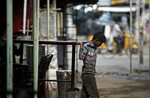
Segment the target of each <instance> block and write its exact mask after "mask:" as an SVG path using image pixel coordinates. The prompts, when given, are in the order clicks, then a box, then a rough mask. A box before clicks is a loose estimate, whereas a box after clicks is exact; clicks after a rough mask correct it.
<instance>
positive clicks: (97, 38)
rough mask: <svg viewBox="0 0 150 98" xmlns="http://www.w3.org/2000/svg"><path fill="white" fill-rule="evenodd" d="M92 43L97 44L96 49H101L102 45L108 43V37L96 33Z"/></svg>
mask: <svg viewBox="0 0 150 98" xmlns="http://www.w3.org/2000/svg"><path fill="white" fill-rule="evenodd" d="M92 42H93V43H94V44H95V46H96V47H99V46H101V45H102V43H106V37H105V35H104V34H102V33H101V32H98V33H95V34H94V36H93V39H92Z"/></svg>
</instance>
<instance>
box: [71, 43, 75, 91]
mask: <svg viewBox="0 0 150 98" xmlns="http://www.w3.org/2000/svg"><path fill="white" fill-rule="evenodd" d="M71 72H72V73H71V88H74V78H75V45H72V68H71Z"/></svg>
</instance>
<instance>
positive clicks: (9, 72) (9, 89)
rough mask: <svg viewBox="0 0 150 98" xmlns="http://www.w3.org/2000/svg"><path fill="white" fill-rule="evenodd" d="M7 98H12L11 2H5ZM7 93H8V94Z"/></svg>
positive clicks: (11, 0)
mask: <svg viewBox="0 0 150 98" xmlns="http://www.w3.org/2000/svg"><path fill="white" fill-rule="evenodd" d="M6 6H7V8H6V9H7V25H6V26H7V98H13V94H12V92H13V56H12V54H13V46H12V45H13V39H12V34H13V13H12V12H13V10H12V9H13V0H7V5H6ZM8 92H9V93H8Z"/></svg>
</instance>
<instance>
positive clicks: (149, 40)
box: [148, 2, 150, 75]
mask: <svg viewBox="0 0 150 98" xmlns="http://www.w3.org/2000/svg"><path fill="white" fill-rule="evenodd" d="M149 12H150V2H149ZM149 20H150V13H149ZM148 43H150V32H149V39H148ZM149 75H150V44H149Z"/></svg>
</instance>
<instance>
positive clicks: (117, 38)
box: [112, 19, 125, 54]
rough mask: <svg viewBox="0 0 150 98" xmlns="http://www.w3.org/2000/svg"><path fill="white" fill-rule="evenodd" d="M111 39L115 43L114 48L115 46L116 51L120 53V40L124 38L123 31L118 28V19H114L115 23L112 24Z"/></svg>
mask: <svg viewBox="0 0 150 98" xmlns="http://www.w3.org/2000/svg"><path fill="white" fill-rule="evenodd" d="M112 33H113V40H114V41H115V43H116V48H117V53H118V54H121V53H122V51H121V50H122V41H123V40H124V37H125V34H124V33H123V31H122V30H121V28H120V25H119V20H118V19H115V24H114V26H113V31H112Z"/></svg>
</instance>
